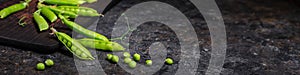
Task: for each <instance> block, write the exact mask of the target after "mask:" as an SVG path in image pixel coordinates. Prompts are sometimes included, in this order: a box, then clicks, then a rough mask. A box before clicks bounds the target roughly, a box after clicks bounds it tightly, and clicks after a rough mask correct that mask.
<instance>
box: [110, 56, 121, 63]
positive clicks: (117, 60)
mask: <svg viewBox="0 0 300 75" xmlns="http://www.w3.org/2000/svg"><path fill="white" fill-rule="evenodd" d="M111 61H112V62H114V63H118V62H119V57H118V56H117V55H113V56H112V58H111Z"/></svg>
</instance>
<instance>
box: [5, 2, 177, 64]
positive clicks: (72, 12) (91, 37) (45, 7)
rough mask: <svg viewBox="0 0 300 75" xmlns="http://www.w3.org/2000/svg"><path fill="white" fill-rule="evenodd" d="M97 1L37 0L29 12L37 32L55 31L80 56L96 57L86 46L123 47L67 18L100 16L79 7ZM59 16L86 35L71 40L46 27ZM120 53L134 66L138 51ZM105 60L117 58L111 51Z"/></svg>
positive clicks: (10, 10)
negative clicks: (35, 7)
mask: <svg viewBox="0 0 300 75" xmlns="http://www.w3.org/2000/svg"><path fill="white" fill-rule="evenodd" d="M96 1H97V0H39V2H38V4H37V8H38V9H37V10H36V11H35V12H34V13H32V14H33V18H34V20H35V22H36V23H37V25H38V28H39V31H45V30H48V29H50V30H51V31H52V34H55V36H56V37H57V39H58V40H59V41H60V42H61V43H62V44H63V45H64V46H65V47H66V48H67V49H68V50H69V51H70V52H71V53H73V54H74V55H75V56H76V57H77V58H79V59H82V60H94V59H95V58H94V57H93V55H92V54H91V53H90V51H89V50H88V49H87V48H94V49H98V50H105V51H122V52H124V48H123V46H122V45H120V44H118V43H116V42H112V41H111V40H109V39H108V38H107V37H105V36H104V35H101V34H99V33H97V32H94V31H92V30H88V29H86V28H84V27H82V26H81V25H79V24H77V23H75V22H73V21H70V18H72V19H74V18H76V17H78V16H91V17H95V16H96V17H97V16H103V15H102V14H99V13H98V12H97V11H96V10H94V9H92V8H89V7H83V6H80V5H81V4H83V3H93V2H96ZM30 2H31V0H25V1H22V2H20V3H18V4H14V5H11V6H9V7H7V8H4V9H2V10H1V11H0V19H4V18H5V17H7V16H8V15H10V14H13V13H15V12H18V11H21V10H23V9H25V8H26V7H27V6H28V5H29V3H30ZM58 19H60V20H61V22H62V23H63V24H65V25H66V26H68V27H69V28H70V29H72V30H73V31H75V32H77V33H80V34H82V35H85V36H86V37H87V38H81V39H74V38H71V37H70V36H69V35H67V34H66V33H63V32H59V31H57V30H56V29H55V28H54V27H53V26H52V27H51V26H49V23H48V22H50V23H53V22H55V21H57V20H58ZM47 20H48V21H47ZM123 55H124V61H123V62H124V63H127V64H128V66H129V67H131V68H134V67H136V64H137V63H136V62H139V61H140V57H141V56H140V55H139V54H137V53H135V54H134V55H133V57H131V54H130V53H129V52H124V54H123ZM131 58H133V60H132V59H131ZM107 59H108V60H110V61H112V62H114V63H117V62H118V61H119V57H118V56H116V55H112V54H108V55H107ZM165 62H166V63H167V64H169V65H170V64H173V60H172V59H171V58H167V59H166V61H165ZM146 65H148V66H150V65H152V61H151V60H150V59H148V60H146Z"/></svg>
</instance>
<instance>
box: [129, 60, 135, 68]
mask: <svg viewBox="0 0 300 75" xmlns="http://www.w3.org/2000/svg"><path fill="white" fill-rule="evenodd" d="M128 66H129V67H130V68H135V67H136V62H135V61H131V62H130V63H128Z"/></svg>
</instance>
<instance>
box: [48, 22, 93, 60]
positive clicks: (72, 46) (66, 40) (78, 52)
mask: <svg viewBox="0 0 300 75" xmlns="http://www.w3.org/2000/svg"><path fill="white" fill-rule="evenodd" d="M51 30H52V31H53V32H54V33H55V35H56V37H57V38H58V40H59V41H60V42H62V43H63V44H64V45H65V46H66V48H67V49H68V50H69V51H70V52H72V53H73V54H74V55H75V56H77V57H78V58H79V59H83V60H94V59H95V58H94V57H93V56H92V54H91V53H90V51H89V50H88V49H86V48H85V47H84V46H82V45H81V44H80V43H79V42H77V41H76V40H74V39H73V38H71V37H70V36H69V35H67V34H65V33H62V32H57V31H56V30H55V29H54V28H51Z"/></svg>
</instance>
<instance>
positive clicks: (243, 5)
mask: <svg viewBox="0 0 300 75" xmlns="http://www.w3.org/2000/svg"><path fill="white" fill-rule="evenodd" d="M11 1H15V2H17V1H18V0H11ZM144 1H146V0H123V1H121V2H120V3H119V4H117V5H116V6H115V7H113V8H112V9H111V10H110V11H108V12H107V13H106V14H105V15H106V16H105V17H103V18H101V19H100V21H99V23H98V25H99V26H98V27H97V29H98V30H97V31H98V32H99V33H101V34H104V35H106V36H108V37H110V36H109V35H110V34H111V31H112V26H113V24H114V22H115V21H116V19H117V18H118V16H120V15H121V13H122V12H124V11H125V10H126V9H127V8H130V7H131V6H133V5H134V4H138V3H140V2H144ZM0 2H1V4H5V3H8V2H9V1H8V0H1V1H0ZM162 2H166V3H169V4H171V5H173V6H174V7H176V8H178V9H179V10H181V11H182V12H183V13H184V14H185V15H186V16H187V17H188V18H189V20H190V21H191V23H192V24H193V26H194V28H195V30H196V33H197V36H198V39H199V44H200V46H199V47H200V49H201V59H200V64H199V69H198V70H197V71H198V74H204V73H205V70H206V69H207V66H208V61H209V59H210V50H211V48H210V34H209V30H208V27H207V25H206V22H205V21H204V19H203V17H202V16H201V14H200V13H199V11H198V10H197V9H196V8H195V6H193V5H192V4H191V3H190V2H189V1H188V0H176V1H174V0H162ZM216 2H217V4H218V6H219V8H220V10H221V13H222V15H223V19H224V22H225V25H226V31H227V32H226V33H227V48H228V49H227V54H226V59H225V64H224V66H223V68H224V70H223V71H222V73H221V74H222V75H292V74H295V75H298V74H300V67H299V65H300V63H299V59H300V51H299V50H300V37H299V33H300V24H299V23H300V18H299V17H300V14H299V12H300V10H299V4H298V3H299V2H297V1H293V0H249V1H245V0H216ZM11 4H12V3H11ZM14 16H17V15H14ZM16 20H17V19H16ZM150 30H152V31H150ZM137 36H139V37H137ZM141 36H142V37H141ZM130 39H131V40H130V43H131V44H133V46H131V47H130V49H131V50H132V52H138V53H145V52H146V51H147V48H148V46H149V44H151V42H153V41H158V40H164V41H167V44H168V45H167V47H169V48H167V50H168V51H169V52H170V53H168V57H172V58H174V60H175V64H174V65H164V66H163V67H162V68H161V69H160V71H158V72H157V73H156V74H173V73H174V72H176V69H177V63H176V62H178V61H179V60H180V59H178V58H176V57H179V54H180V52H179V51H178V50H180V48H179V44H178V39H176V37H175V34H174V32H173V31H171V30H170V28H168V27H167V26H165V25H163V24H160V23H156V22H148V23H145V24H143V25H141V26H140V27H138V29H137V30H135V31H133V35H131V36H130ZM0 52H1V53H0V60H1V61H0V67H1V68H0V74H1V75H2V74H51V75H53V74H55V75H57V74H58V75H64V74H67V75H74V74H77V71H76V67H75V64H74V61H73V57H72V55H71V54H70V53H69V52H68V51H66V50H64V49H57V50H56V51H55V52H50V53H40V52H38V51H35V50H30V49H23V48H18V47H15V46H7V45H5V44H3V45H1V46H0ZM106 53H108V52H101V51H99V52H98V54H99V60H100V63H101V65H102V67H103V69H104V70H105V72H106V73H107V74H117V75H123V74H128V73H126V72H125V71H124V70H122V69H121V68H120V67H119V66H118V65H116V64H111V63H109V62H108V61H106V60H104V58H105V57H104V55H105V54H106ZM142 56H143V58H142V59H147V58H148V57H147V55H142ZM46 58H51V59H53V60H54V61H55V66H53V67H50V68H46V70H45V71H36V70H35V65H36V64H37V63H38V62H42V61H44V59H46Z"/></svg>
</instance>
